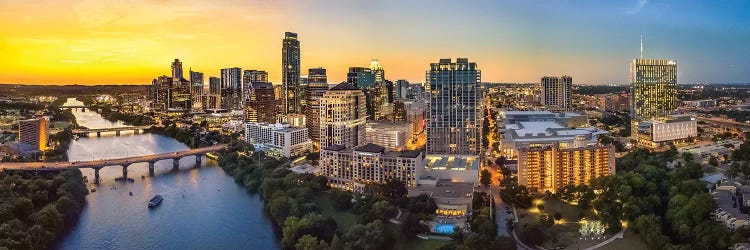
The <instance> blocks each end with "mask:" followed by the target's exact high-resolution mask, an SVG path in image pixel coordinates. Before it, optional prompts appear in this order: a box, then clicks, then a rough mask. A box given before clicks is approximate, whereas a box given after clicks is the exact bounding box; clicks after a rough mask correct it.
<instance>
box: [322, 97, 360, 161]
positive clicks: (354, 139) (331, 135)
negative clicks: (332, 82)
mask: <svg viewBox="0 0 750 250" xmlns="http://www.w3.org/2000/svg"><path fill="white" fill-rule="evenodd" d="M366 120H367V113H366V109H365V95H364V93H362V90H360V89H358V88H357V87H354V86H353V85H351V84H348V83H340V84H339V85H336V86H334V87H333V88H331V89H329V90H328V91H326V92H325V93H324V94H323V97H322V98H321V99H320V147H321V148H326V147H328V146H330V145H334V144H335V145H342V146H344V147H347V148H351V147H356V146H360V145H363V144H364V143H365V122H366Z"/></svg>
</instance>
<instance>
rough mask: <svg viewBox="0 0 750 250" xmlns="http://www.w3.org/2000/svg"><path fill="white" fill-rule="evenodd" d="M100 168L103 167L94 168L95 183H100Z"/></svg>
mask: <svg viewBox="0 0 750 250" xmlns="http://www.w3.org/2000/svg"><path fill="white" fill-rule="evenodd" d="M99 169H102V168H100V167H99V168H94V184H97V185H98V184H99Z"/></svg>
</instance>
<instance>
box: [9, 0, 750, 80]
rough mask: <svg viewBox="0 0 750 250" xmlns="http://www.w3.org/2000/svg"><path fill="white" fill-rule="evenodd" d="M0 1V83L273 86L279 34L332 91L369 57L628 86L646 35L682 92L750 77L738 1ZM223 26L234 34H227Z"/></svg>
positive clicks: (748, 32)
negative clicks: (243, 77)
mask: <svg viewBox="0 0 750 250" xmlns="http://www.w3.org/2000/svg"><path fill="white" fill-rule="evenodd" d="M430 3H432V2H430ZM0 5H2V6H3V8H0V14H2V15H0V21H2V22H3V23H6V24H9V25H7V26H8V27H9V28H7V29H3V30H2V31H0V45H2V46H0V53H2V54H3V55H4V56H5V57H6V60H3V62H0V82H2V83H26V84H76V83H78V84H148V82H149V81H150V79H153V76H154V75H162V74H164V75H167V74H168V72H165V71H164V70H163V64H164V62H166V61H172V60H173V59H174V58H179V59H180V60H181V61H183V62H184V63H185V65H184V67H185V68H192V69H193V70H196V71H200V72H204V74H206V77H209V76H219V74H220V72H219V70H220V69H222V68H231V67H240V68H253V69H258V70H266V71H268V72H269V80H270V81H272V82H273V83H274V84H280V83H281V78H282V74H281V72H280V69H279V66H278V65H279V64H281V61H280V58H279V54H280V53H279V51H281V44H280V42H279V40H281V39H283V37H284V32H287V31H288V32H295V33H297V34H298V35H299V39H300V41H301V43H303V46H301V53H300V54H301V57H302V60H301V62H302V64H301V66H300V68H301V69H306V68H314V67H325V68H327V69H328V71H329V73H328V75H329V79H330V80H329V81H330V83H338V82H342V81H344V80H345V79H346V72H347V70H348V67H350V66H357V65H365V64H366V63H367V62H368V61H369V60H371V59H374V58H377V59H379V61H380V63H381V64H382V65H383V67H384V69H385V70H387V71H388V72H389V73H388V75H389V78H391V79H407V80H409V81H410V82H424V71H425V70H426V69H427V68H428V64H429V63H430V62H432V61H435V60H437V59H439V58H449V57H452V58H455V57H469V58H473V60H474V61H476V62H478V63H480V64H481V65H483V69H485V72H486V73H485V74H484V80H485V81H487V82H538V81H539V77H540V76H543V75H563V74H568V75H572V76H574V77H575V78H576V79H577V80H576V83H581V84H625V83H628V63H629V62H630V61H631V60H632V59H633V58H637V57H639V49H640V43H639V39H640V36H641V35H642V36H643V39H644V45H645V50H644V58H668V59H674V60H676V61H677V62H678V63H680V65H681V68H682V69H683V70H682V71H681V73H680V75H679V77H678V79H680V82H679V83H680V84H683V83H705V82H717V83H736V82H739V83H742V82H748V81H750V72H743V70H742V69H745V68H748V67H750V62H748V61H747V60H745V59H744V58H747V57H748V56H750V50H748V49H747V45H746V44H745V42H746V41H747V38H748V37H750V28H749V27H748V26H747V25H744V24H746V23H748V21H750V14H748V13H746V12H743V10H746V9H748V7H750V2H748V1H743V0H734V1H724V2H721V4H714V3H707V2H697V1H695V2H694V1H688V2H678V1H645V0H639V1H636V0H633V1H616V2H615V1H608V2H598V1H597V2H595V1H580V2H574V3H563V2H541V1H523V2H520V1H519V2H516V1H503V2H500V3H497V2H485V1H481V2H475V3H472V4H461V3H454V2H444V3H440V4H426V2H420V3H418V4H412V5H402V4H400V3H399V2H396V1H383V2H376V3H370V2H359V1H326V2H319V3H314V4H313V3H308V2H285V1H281V2H260V1H250V2H245V3H239V2H234V1H224V2H216V3H207V2H201V1H132V2H127V3H116V4H112V3H107V2H99V1H77V0H68V1H55V2H47V1H42V2H23V1H13V0H4V1H2V3H0ZM40 8H41V9H56V10H58V11H55V12H54V13H47V14H45V15H41V16H40V15H37V14H38V13H36V12H34V10H37V9H40ZM326 11H328V12H326ZM330 12H333V13H336V14H327V13H330ZM320 13H326V14H320ZM355 13H356V15H355ZM529 13H534V14H533V15H530V14H529ZM216 16H222V18H221V19H217V18H214V17H216ZM466 17H474V18H466ZM52 24H55V25H52ZM157 24H158V25H157ZM323 27H325V28H323ZM581 27H586V29H581ZM442 29H447V30H449V31H450V32H444V31H441V30H442ZM230 32H231V34H232V37H234V39H226V37H227V36H228V34H230ZM165 34H168V35H165ZM437 37H439V38H440V39H436V38H437Z"/></svg>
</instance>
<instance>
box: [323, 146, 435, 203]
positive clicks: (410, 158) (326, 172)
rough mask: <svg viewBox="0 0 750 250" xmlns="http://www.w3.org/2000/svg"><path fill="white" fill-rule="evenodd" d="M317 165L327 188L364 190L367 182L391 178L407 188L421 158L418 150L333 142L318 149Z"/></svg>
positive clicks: (412, 183) (416, 175)
mask: <svg viewBox="0 0 750 250" xmlns="http://www.w3.org/2000/svg"><path fill="white" fill-rule="evenodd" d="M320 166H321V168H322V170H321V175H323V176H326V177H328V184H329V185H330V186H331V187H333V188H339V189H345V190H350V191H354V192H364V191H366V190H367V186H368V185H370V184H379V183H384V182H385V181H386V180H389V179H394V178H395V179H398V180H401V181H403V182H404V183H405V184H406V186H407V187H415V186H417V181H418V179H419V176H420V175H421V171H422V169H424V161H423V159H422V152H420V151H402V152H393V151H386V149H385V148H384V147H381V146H378V145H375V144H372V143H368V144H366V145H363V146H359V147H356V148H347V147H344V146H341V145H335V144H334V145H329V146H327V147H325V148H323V149H321V151H320Z"/></svg>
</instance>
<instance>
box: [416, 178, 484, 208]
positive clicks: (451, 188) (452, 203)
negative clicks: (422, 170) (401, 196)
mask: <svg viewBox="0 0 750 250" xmlns="http://www.w3.org/2000/svg"><path fill="white" fill-rule="evenodd" d="M474 186H475V184H474V183H468V182H446V181H440V182H436V183H435V185H419V186H417V187H411V188H409V194H408V196H409V197H414V196H419V195H422V194H425V195H427V196H430V198H432V199H433V200H435V205H437V209H436V210H435V214H437V215H446V216H462V215H466V214H468V212H469V211H471V202H472V195H473V193H474Z"/></svg>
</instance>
